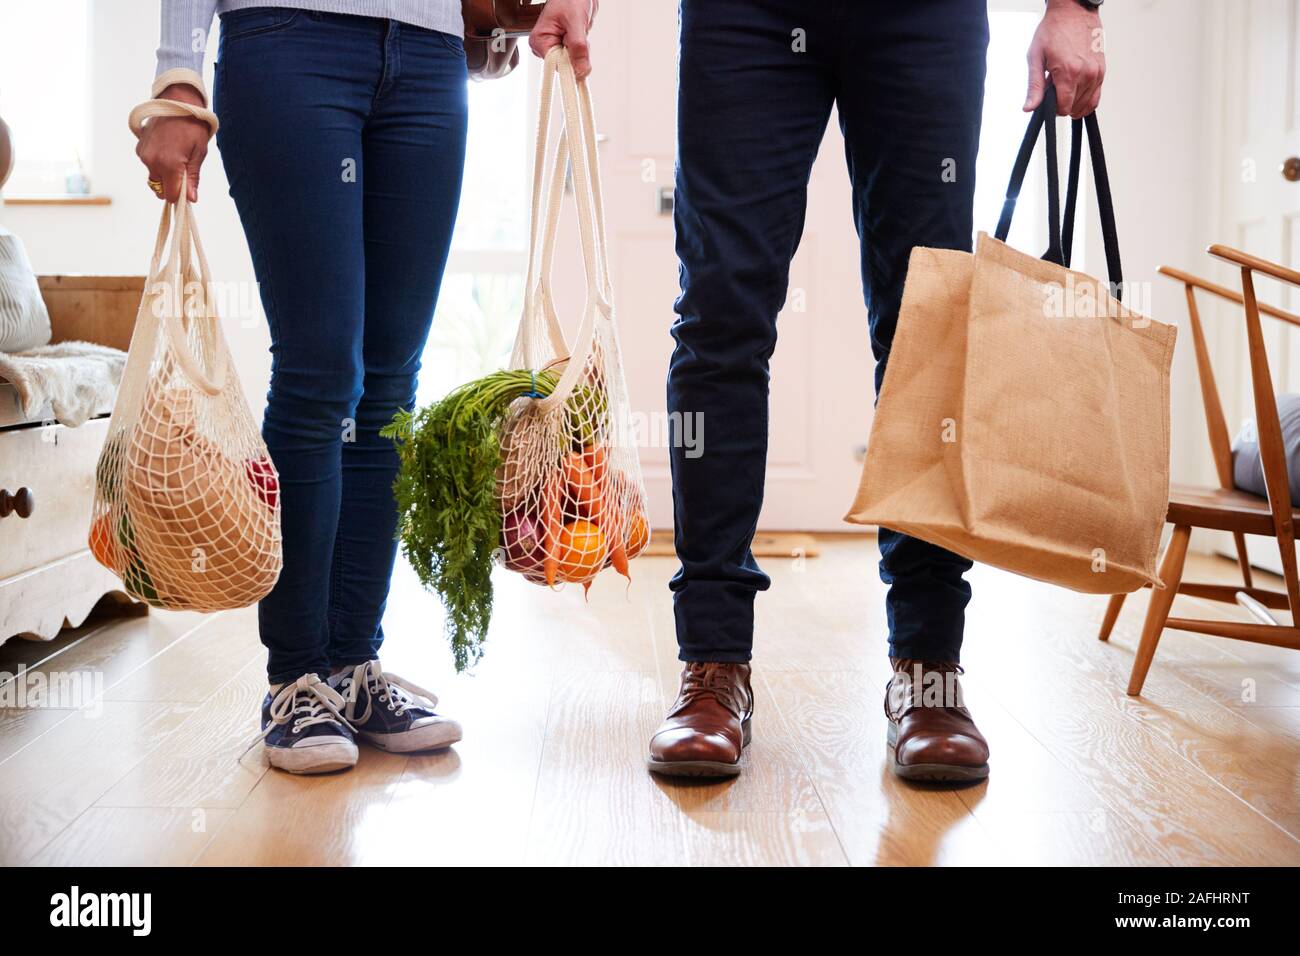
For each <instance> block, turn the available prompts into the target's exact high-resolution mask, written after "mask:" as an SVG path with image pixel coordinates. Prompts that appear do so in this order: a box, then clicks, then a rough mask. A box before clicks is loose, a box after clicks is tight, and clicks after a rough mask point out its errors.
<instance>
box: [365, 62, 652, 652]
mask: <svg viewBox="0 0 1300 956" xmlns="http://www.w3.org/2000/svg"><path fill="white" fill-rule="evenodd" d="M557 79H558V86H559V90H560V93H561V98H562V102H563V115H562V122H561V124H560V127H561V128H560V131H559V135H558V138H557V141H556V144H555V149H554V155H552V156H550V157H549V163H548V153H549V152H551V150H550V145H551V132H550V125H551V108H552V100H553V97H554V89H555V86H556V85H557V83H556V81H557ZM571 144H572V147H573V148H572V149H570V145H571ZM570 160H571V161H572V162H571V169H572V183H573V195H574V198H575V200H576V205H577V213H578V225H579V232H580V234H581V237H582V259H583V265H584V268H585V272H586V287H587V299H586V304H585V306H584V309H583V313H582V320H581V322H580V324H579V326H578V329H577V335H576V338H575V339H574V341H573V343H572V346H570V344H569V342H568V341H567V340H566V338H565V335H564V332H563V329H562V328H561V326H560V322H559V319H558V317H557V315H556V311H555V306H554V302H553V299H552V295H551V288H550V276H551V267H552V264H553V262H554V259H555V251H556V250H555V246H556V232H557V228H558V224H559V217H560V211H561V207H562V205H563V201H564V196H565V178H566V172H567V171H568V170H569V168H570ZM543 200H545V202H543ZM385 433H386V434H389V435H392V436H393V437H394V438H395V439H397V441H398V448H399V452H400V454H401V458H402V468H401V471H400V473H399V475H398V479H397V484H396V486H395V492H396V496H397V501H398V506H399V511H400V513H401V525H400V527H399V537H400V538H401V540H402V543H403V550H404V553H405V554H406V556H407V558H408V559H409V560H410V561H411V563H412V564H413V566H414V567H415V570H416V572H417V574H419V576H420V578H421V580H422V582H423V583H424V584H425V585H426V586H428V587H431V588H432V589H434V590H435V591H437V592H438V594H439V595H440V596H441V598H442V600H443V603H444V605H445V607H446V609H447V630H448V633H449V636H450V637H451V642H452V647H453V650H454V651H455V654H456V662H457V666H458V667H464V666H466V664H467V663H468V662H470V661H472V660H473V659H477V657H478V655H479V654H480V653H481V644H482V640H483V637H484V636H485V634H486V631H487V625H488V621H489V619H490V616H491V610H492V584H491V579H490V575H491V570H492V567H493V566H494V565H503V566H504V567H505V568H507V569H509V570H511V571H515V572H518V573H519V574H521V575H523V576H524V577H525V578H527V579H528V580H529V581H532V582H534V583H537V584H541V585H546V586H552V587H555V586H559V585H562V584H565V583H571V584H582V585H583V586H584V587H588V586H590V584H591V581H592V580H593V579H594V578H595V577H596V575H598V574H599V573H600V572H601V571H602V570H604V569H605V568H613V569H614V570H615V571H617V572H618V573H620V574H623V575H625V576H629V577H630V575H629V570H628V562H629V561H630V560H631V559H633V558H635V557H636V556H637V555H638V554H639V553H641V551H643V550H644V549H645V546H646V545H647V544H648V543H649V538H650V534H649V519H648V515H647V511H646V494H645V484H644V481H643V479H642V476H641V465H640V461H639V460H638V457H637V450H636V435H635V433H634V429H633V427H632V415H631V408H630V405H629V402H628V394H627V385H626V382H625V380H624V374H623V365H622V359H621V357H620V352H619V343H618V331H617V328H616V326H615V323H614V307H613V294H612V290H611V286H610V281H609V264H608V257H607V254H606V245H605V221H604V209H603V204H602V200H601V188H600V172H599V168H598V160H597V155H596V136H595V119H594V112H593V108H592V101H591V93H590V90H589V89H588V88H587V84H586V83H585V82H579V81H578V80H577V79H576V78H575V76H574V72H573V66H572V64H571V63H570V60H569V55H568V53H567V52H566V51H565V50H564V49H563V48H561V47H556V48H555V49H553V50H552V51H551V53H550V54H548V55H547V57H546V60H545V64H544V66H543V71H542V85H541V111H540V115H539V117H538V131H537V155H536V161H535V166H534V171H533V201H532V225H531V235H530V242H529V261H528V276H527V280H526V283H525V293H524V308H523V315H522V318H521V319H520V323H519V331H518V334H517V336H516V339H515V346H514V351H513V354H512V357H511V361H510V368H509V369H507V370H504V371H501V372H497V373H495V374H492V375H488V376H486V377H484V378H481V379H478V380H476V381H473V382H470V383H468V384H467V385H463V386H461V387H460V388H458V389H456V390H455V391H453V392H452V393H451V394H450V395H448V396H447V397H446V398H444V399H443V400H442V401H440V402H436V403H434V404H433V405H431V406H429V407H427V408H424V409H421V410H419V411H418V412H414V413H410V414H407V413H402V414H399V415H398V416H397V418H396V419H395V420H394V423H393V425H392V426H391V427H390V428H389V429H388V430H386V432H385Z"/></svg>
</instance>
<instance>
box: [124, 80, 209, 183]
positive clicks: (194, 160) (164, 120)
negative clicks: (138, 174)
mask: <svg viewBox="0 0 1300 956" xmlns="http://www.w3.org/2000/svg"><path fill="white" fill-rule="evenodd" d="M159 99H164V100H180V101H181V102H182V103H190V104H193V105H194V106H204V105H206V104H204V102H203V97H202V95H200V93H199V91H198V90H196V89H194V87H192V86H187V85H186V84H184V83H174V84H172V85H171V86H169V87H167V89H165V90H163V91H162V93H161V94H159ZM209 136H210V133H209V131H208V124H207V123H205V122H203V121H202V120H199V119H194V118H193V117H190V116H155V117H154V118H153V119H151V120H149V121H148V122H147V123H145V124H144V130H143V131H142V132H141V134H140V141H139V142H138V143H136V146H135V154H136V155H137V156H139V157H140V162H142V163H144V164H145V166H147V167H148V169H149V178H150V179H152V180H154V181H155V182H160V183H162V184H163V191H162V195H160V196H159V197H158V198H159V199H165V200H167V201H168V202H176V200H178V199H179V198H180V195H181V182H182V181H184V182H186V183H188V186H189V188H188V189H187V190H186V192H187V194H188V198H189V201H190V202H197V201H198V198H199V167H200V166H202V165H203V157H205V156H207V155H208V138H209Z"/></svg>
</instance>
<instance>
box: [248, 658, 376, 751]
mask: <svg viewBox="0 0 1300 956" xmlns="http://www.w3.org/2000/svg"><path fill="white" fill-rule="evenodd" d="M346 706H347V704H346V701H345V700H344V699H343V698H342V697H341V696H340V695H339V694H338V692H337V691H335V690H334V688H332V687H330V685H329V684H327V683H325V682H324V681H323V680H321V679H320V678H319V677H317V676H316V675H315V674H303V675H302V676H301V677H299V678H298V679H297V680H296V681H294V682H293V683H291V684H285V685H284V686H283V687H281V688H280V690H279V691H278V692H277V693H276V695H275V697H274V698H272V700H271V722H270V723H269V724H267V725H266V729H265V730H263V731H262V732H261V733H259V734H258V735H257V736H256V737H254V738H253V740H252V742H251V743H250V744H249V745H248V746H247V747H246V748H244V753H242V754H240V755H239V759H241V760H242V759H243V758H244V756H245V755H246V754H247V753H248V751H250V750H252V749H253V748H254V747H256V746H257V745H258V744H259V743H261V742H262V741H263V740H265V739H266V738H267V735H268V734H270V733H271V731H272V730H274V729H275V728H276V727H281V726H283V725H284V724H287V723H288V722H289V721H290V720H291V719H292V720H293V728H292V732H293V733H295V734H300V733H302V732H303V730H305V729H306V728H308V727H311V726H313V725H315V724H327V723H340V724H343V725H344V726H346V727H349V728H350V727H351V726H352V725H351V724H350V723H349V722H348V719H347V718H346V717H345V716H343V711H344V709H345V708H346Z"/></svg>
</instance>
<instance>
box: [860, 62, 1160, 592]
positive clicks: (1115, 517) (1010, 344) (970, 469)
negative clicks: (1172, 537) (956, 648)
mask: <svg viewBox="0 0 1300 956" xmlns="http://www.w3.org/2000/svg"><path fill="white" fill-rule="evenodd" d="M1055 115H1056V97H1055V91H1054V90H1052V89H1051V88H1050V87H1049V95H1048V96H1047V97H1045V99H1044V102H1043V104H1042V106H1041V107H1040V108H1039V109H1038V111H1036V112H1035V114H1034V115H1033V117H1032V118H1031V120H1030V123H1029V128H1028V130H1027V131H1026V134H1025V139H1024V142H1023V143H1022V145H1021V149H1020V154H1019V156H1018V158H1017V160H1016V165H1015V168H1014V170H1013V172H1012V177H1011V183H1010V185H1009V187H1008V189H1007V201H1006V205H1005V206H1004V208H1003V213H1002V218H1001V221H1000V222H999V224H998V229H997V237H996V238H990V237H989V236H987V235H985V234H983V233H981V234H980V236H979V238H978V241H977V243H976V249H975V253H974V254H973V255H972V254H969V253H964V252H954V251H950V250H942V249H928V248H917V249H915V250H913V252H912V256H911V259H910V262H909V264H908V274H907V282H906V285H905V287H904V292H903V304H902V310H901V312H900V315H899V319H898V328H897V332H896V335H895V338H894V344H893V348H892V350H891V352H890V358H889V367H888V370H887V371H886V373H885V379H884V383H883V384H882V386H881V391H880V396H879V403H878V406H877V409H876V414H875V418H874V420H873V422H872V427H871V437H870V441H869V444H868V450H867V459H866V464H865V466H864V468H863V471H862V480H861V483H860V485H859V488H858V494H857V498H856V500H855V501H854V502H853V506H852V508H851V510H850V512H849V514H848V515H847V516H846V519H845V520H847V521H850V522H853V523H856V524H874V525H879V526H881V527H886V528H891V529H894V530H897V531H902V532H904V533H906V534H910V535H913V536H914V537H917V538H920V539H922V540H925V541H929V542H932V543H933V544H937V545H940V546H941V547H944V548H947V549H948V550H950V551H953V552H956V553H957V554H961V555H964V556H966V557H968V558H971V559H972V560H975V561H979V562H981V563H984V564H991V565H995V566H997V567H1000V568H1004V569H1006V570H1009V571H1014V572H1016V573H1019V574H1023V575H1027V576H1029V577H1032V578H1037V579H1039V580H1042V581H1048V582H1050V583H1053V584H1059V585H1062V586H1064V587H1068V588H1071V589H1073V590H1076V591H1084V592H1089V593H1101V594H1110V593H1120V592H1126V591H1132V590H1136V589H1137V588H1140V587H1142V586H1143V585H1146V584H1153V585H1156V586H1163V585H1161V584H1160V581H1159V578H1158V575H1157V572H1156V552H1157V549H1158V546H1159V542H1160V532H1161V529H1162V528H1163V526H1164V520H1165V509H1166V506H1167V504H1168V498H1169V369H1170V363H1171V361H1172V358H1173V349H1174V337H1175V333H1176V329H1175V328H1174V327H1172V326H1169V325H1164V324H1161V323H1158V322H1153V321H1151V320H1150V319H1149V318H1147V317H1145V316H1142V315H1139V314H1138V313H1135V312H1132V311H1130V310H1128V309H1126V308H1125V307H1124V306H1123V305H1122V304H1121V303H1120V301H1119V299H1118V298H1117V296H1118V295H1119V294H1120V283H1121V282H1122V275H1121V270H1120V261H1119V247H1118V242H1117V240H1116V236H1115V219H1114V210H1113V207H1112V204H1111V198H1110V188H1109V183H1108V180H1107V177H1106V167H1105V157H1104V155H1103V153H1102V144H1101V137H1100V131H1099V128H1098V124H1097V120H1096V117H1095V116H1089V117H1087V122H1086V128H1087V138H1088V143H1089V150H1090V154H1091V158H1092V168H1093V172H1094V177H1095V182H1096V192H1097V199H1098V206H1099V208H1100V212H1101V220H1102V233H1103V238H1104V240H1105V247H1106V259H1107V265H1108V268H1109V272H1110V279H1111V285H1110V286H1109V287H1108V286H1107V284H1106V283H1103V282H1099V281H1097V280H1096V279H1093V278H1092V277H1091V276H1088V275H1086V274H1084V273H1081V272H1076V271H1072V270H1070V269H1069V268H1067V267H1068V265H1069V261H1070V236H1071V234H1072V233H1073V220H1074V208H1075V204H1076V201H1077V196H1078V188H1077V187H1078V175H1079V165H1080V155H1081V140H1082V138H1083V136H1082V134H1083V129H1082V126H1083V124H1082V123H1081V122H1080V121H1075V123H1074V124H1073V131H1074V140H1073V143H1072V149H1071V156H1070V167H1069V185H1068V188H1067V195H1066V210H1065V223H1064V226H1062V223H1061V220H1060V217H1059V211H1060V207H1059V196H1058V191H1059V183H1058V176H1057V172H1056V136H1055V122H1054V118H1055ZM1044 128H1045V129H1046V138H1047V150H1046V152H1047V173H1048V175H1047V180H1048V221H1049V234H1050V237H1051V238H1050V244H1049V248H1048V251H1047V253H1046V255H1045V256H1044V257H1043V258H1042V259H1036V258H1034V257H1032V256H1027V255H1024V254H1023V253H1020V252H1017V251H1016V250H1014V249H1012V248H1010V247H1009V246H1007V245H1005V243H1004V242H1003V240H1004V239H1005V238H1006V236H1007V234H1008V232H1009V230H1010V228H1011V215H1012V212H1013V210H1014V208H1015V202H1016V198H1017V197H1018V195H1019V192H1020V187H1021V184H1022V183H1023V181H1024V175H1025V171H1026V169H1027V168H1028V165H1029V160H1030V156H1031V155H1032V153H1033V148H1034V145H1035V143H1036V141H1037V139H1038V133H1039V131H1040V129H1044ZM1112 290H1113V291H1114V296H1112Z"/></svg>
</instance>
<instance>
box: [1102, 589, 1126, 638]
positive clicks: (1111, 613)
mask: <svg viewBox="0 0 1300 956" xmlns="http://www.w3.org/2000/svg"><path fill="white" fill-rule="evenodd" d="M1126 597H1128V595H1127V594H1112V595H1111V596H1110V603H1109V604H1107V605H1106V616H1105V617H1103V618H1102V619H1101V633H1100V634H1098V635H1097V640H1099V641H1108V640H1110V632H1111V631H1112V630H1113V629H1114V627H1115V619H1116V618H1118V617H1119V609H1120V608H1122V607H1123V606H1124V599H1125V598H1126Z"/></svg>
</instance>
